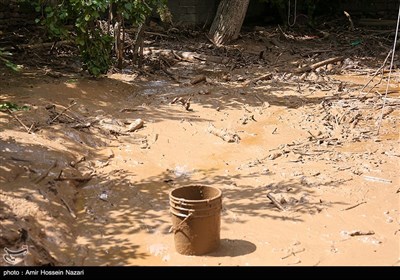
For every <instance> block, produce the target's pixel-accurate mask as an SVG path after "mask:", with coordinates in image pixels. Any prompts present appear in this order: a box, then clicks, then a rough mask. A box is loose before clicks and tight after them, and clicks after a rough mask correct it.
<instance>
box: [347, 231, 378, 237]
mask: <svg viewBox="0 0 400 280" xmlns="http://www.w3.org/2000/svg"><path fill="white" fill-rule="evenodd" d="M348 234H349V235H350V236H360V235H374V234H375V232H374V231H373V230H369V231H362V230H354V231H351V232H349V233H348Z"/></svg>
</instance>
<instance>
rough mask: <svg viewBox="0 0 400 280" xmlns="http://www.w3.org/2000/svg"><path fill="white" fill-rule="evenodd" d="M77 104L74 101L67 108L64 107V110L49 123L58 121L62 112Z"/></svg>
mask: <svg viewBox="0 0 400 280" xmlns="http://www.w3.org/2000/svg"><path fill="white" fill-rule="evenodd" d="M76 104H77V103H76V102H75V101H74V102H73V103H72V104H71V105H69V106H68V107H66V108H65V109H64V110H62V111H61V113H59V114H58V115H57V116H55V117H54V118H53V119H52V120H51V121H50V123H52V122H54V121H55V120H56V119H58V118H59V117H60V116H61V115H62V114H64V112H66V111H68V110H69V109H71V108H72V107H73V106H75V105H76Z"/></svg>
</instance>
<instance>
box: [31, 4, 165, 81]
mask: <svg viewBox="0 0 400 280" xmlns="http://www.w3.org/2000/svg"><path fill="white" fill-rule="evenodd" d="M36 1H37V2H35V5H36V11H37V12H41V14H42V16H41V18H40V19H37V22H40V23H42V24H44V25H45V26H46V27H47V28H48V30H49V32H50V34H51V36H53V37H56V38H62V39H66V38H68V39H73V40H74V41H75V43H76V45H77V46H78V48H79V51H80V53H81V58H82V62H83V65H84V68H86V69H87V70H88V71H89V73H90V74H92V75H94V76H98V75H100V74H103V73H106V72H107V71H108V69H109V68H110V66H111V64H112V49H113V42H114V38H113V37H112V36H111V35H110V33H109V32H108V31H109V29H110V24H114V23H115V21H119V24H121V21H122V24H123V23H124V20H125V21H128V22H131V23H132V24H135V25H140V24H142V23H143V22H144V21H145V19H146V17H147V16H148V15H149V14H150V13H151V12H152V10H153V7H154V8H159V7H165V4H166V0H70V1H57V0H56V1H48V0H36ZM104 19H108V24H109V25H108V30H104V28H103V29H102V28H101V26H100V20H104ZM69 24H72V28H71V27H70V25H69Z"/></svg>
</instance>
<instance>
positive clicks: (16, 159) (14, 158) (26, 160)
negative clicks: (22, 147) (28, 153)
mask: <svg viewBox="0 0 400 280" xmlns="http://www.w3.org/2000/svg"><path fill="white" fill-rule="evenodd" d="M10 159H12V160H15V161H23V162H31V161H30V160H29V159H22V158H17V157H13V156H11V157H10Z"/></svg>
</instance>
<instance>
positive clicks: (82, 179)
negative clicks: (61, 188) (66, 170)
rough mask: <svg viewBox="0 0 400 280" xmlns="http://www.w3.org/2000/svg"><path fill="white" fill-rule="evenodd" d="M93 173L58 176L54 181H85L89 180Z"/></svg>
mask: <svg viewBox="0 0 400 280" xmlns="http://www.w3.org/2000/svg"><path fill="white" fill-rule="evenodd" d="M93 176H94V175H90V176H88V177H61V176H60V177H58V178H56V179H54V181H78V182H86V181H90V180H91V179H92V178H93Z"/></svg>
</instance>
